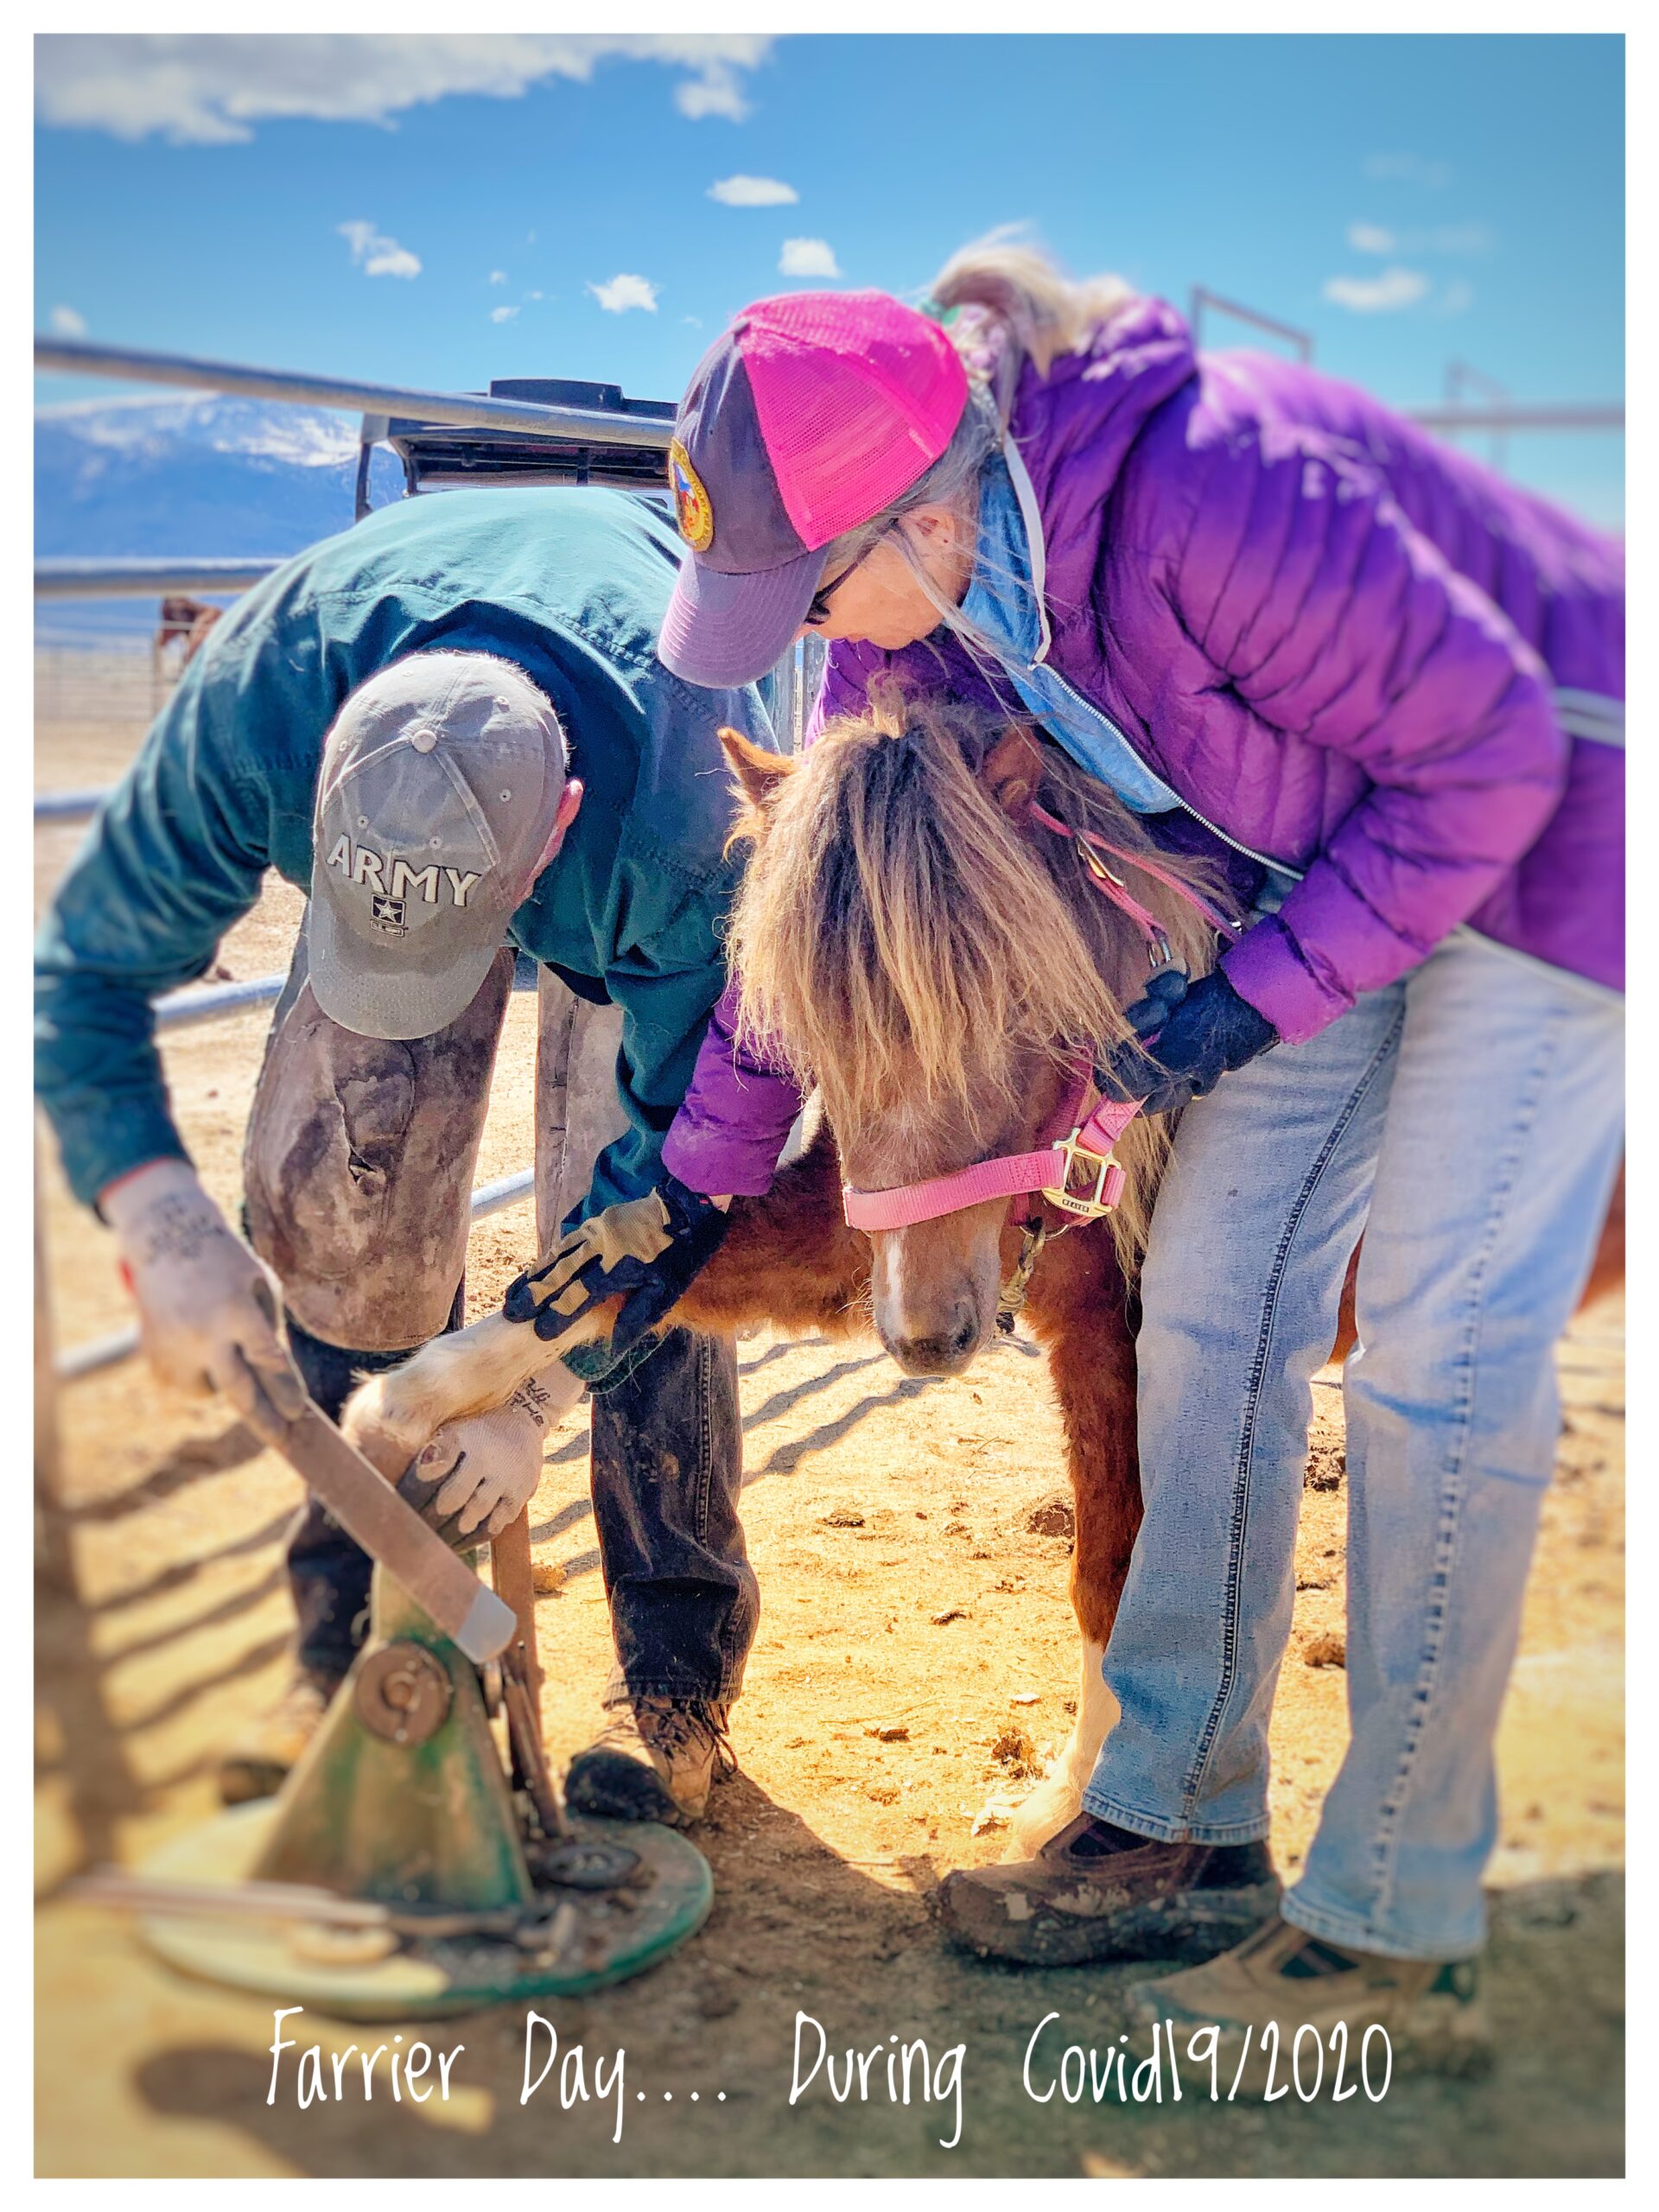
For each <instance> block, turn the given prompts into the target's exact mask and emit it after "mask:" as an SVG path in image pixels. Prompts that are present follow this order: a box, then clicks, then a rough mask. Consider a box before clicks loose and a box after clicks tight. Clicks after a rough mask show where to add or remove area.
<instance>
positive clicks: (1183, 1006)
mask: <svg viewBox="0 0 1659 2212" xmlns="http://www.w3.org/2000/svg"><path fill="white" fill-rule="evenodd" d="M1125 1019H1126V1020H1128V1024H1129V1027H1131V1028H1132V1029H1133V1030H1134V1031H1135V1035H1136V1037H1137V1038H1138V1039H1142V1040H1143V1041H1142V1042H1141V1046H1140V1048H1139V1050H1137V1049H1136V1047H1135V1046H1134V1045H1131V1044H1128V1043H1125V1044H1122V1045H1118V1046H1114V1048H1113V1050H1112V1052H1110V1053H1109V1055H1108V1057H1107V1060H1106V1063H1105V1065H1104V1066H1103V1067H1102V1068H1099V1069H1097V1070H1096V1081H1097V1082H1098V1083H1099V1084H1100V1087H1101V1090H1102V1091H1103V1093H1104V1094H1105V1095H1106V1096H1109V1097H1113V1098H1138V1099H1140V1100H1141V1103H1142V1106H1143V1109H1144V1110H1145V1111H1146V1112H1147V1113H1148V1114H1169V1113H1173V1111H1174V1109H1176V1108H1177V1107H1178V1106H1185V1103H1187V1101H1188V1099H1189V1098H1201V1097H1203V1096H1205V1093H1206V1092H1207V1091H1211V1090H1214V1089H1215V1087H1216V1085H1217V1083H1219V1082H1220V1080H1221V1078H1222V1077H1223V1076H1224V1075H1227V1074H1230V1072H1231V1071H1233V1070H1234V1069H1236V1068H1242V1067H1243V1065H1244V1064H1245V1063H1246V1061H1248V1060H1253V1059H1255V1057H1256V1055H1257V1054H1258V1053H1259V1052H1266V1051H1267V1050H1268V1047H1269V1046H1273V1045H1276V1044H1277V1043H1278V1042H1279V1032H1278V1031H1277V1030H1276V1029H1275V1028H1274V1026H1273V1024H1272V1023H1271V1022H1270V1021H1269V1020H1268V1018H1267V1016H1266V1015H1265V1014H1258V1013H1257V1012H1256V1010H1255V1007H1253V1006H1252V1005H1251V1004H1250V1003H1249V1000H1248V999H1242V998H1240V996H1239V995H1238V993H1237V992H1236V990H1235V989H1234V988H1233V987H1232V985H1231V984H1230V982H1228V980H1227V978H1226V976H1224V974H1223V973H1222V971H1221V969H1219V968H1216V969H1211V972H1210V974H1209V975H1207V976H1200V977H1199V979H1198V982H1196V983H1193V984H1192V985H1190V986H1189V985H1188V984H1187V982H1186V978H1185V976H1182V975H1181V974H1180V972H1179V969H1166V970H1165V971H1164V973H1163V974H1162V975H1160V976H1154V977H1153V979H1152V981H1151V982H1150V983H1149V984H1148V985H1147V995H1146V997H1145V998H1143V999H1137V1000H1136V1001H1135V1004H1134V1005H1133V1006H1132V1007H1128V1008H1126V1010H1125Z"/></svg>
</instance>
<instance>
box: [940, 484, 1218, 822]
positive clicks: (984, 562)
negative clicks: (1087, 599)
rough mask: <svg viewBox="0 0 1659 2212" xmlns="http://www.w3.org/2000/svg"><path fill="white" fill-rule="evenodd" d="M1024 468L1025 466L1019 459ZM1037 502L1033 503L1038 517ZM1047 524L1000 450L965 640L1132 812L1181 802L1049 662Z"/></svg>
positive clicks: (983, 503)
mask: <svg viewBox="0 0 1659 2212" xmlns="http://www.w3.org/2000/svg"><path fill="white" fill-rule="evenodd" d="M1016 466H1020V468H1021V474H1023V465H1022V464H1019V463H1018V462H1017V461H1016ZM1035 511H1036V502H1035V499H1034V498H1033V499H1032V502H1031V512H1032V516H1033V518H1034V516H1035ZM1041 532H1042V525H1041V524H1040V522H1038V523H1037V524H1036V526H1035V530H1034V531H1033V527H1032V524H1031V521H1029V520H1028V519H1027V512H1026V510H1025V507H1024V506H1023V505H1022V504H1021V500H1020V492H1019V489H1018V488H1017V487H1016V486H1015V482H1014V476H1013V474H1012V473H1011V472H1010V469H1009V466H1008V462H1007V460H1006V459H1005V458H1004V456H1003V454H1000V453H998V454H993V455H992V457H991V459H990V460H989V461H988V462H987V464H986V467H985V471H984V474H983V477H982V480H981V488H980V499H979V539H978V543H977V545H976V549H975V555H974V572H973V575H972V576H971V577H970V578H969V584H968V594H967V597H966V598H965V599H964V600H963V602H962V608H961V621H962V624H963V628H964V629H966V630H967V631H968V632H969V633H970V634H969V636H968V637H967V638H966V639H964V643H966V644H968V645H970V646H974V647H977V648H978V649H979V650H981V651H982V652H986V653H988V654H989V655H990V656H991V658H994V659H995V661H997V662H998V663H999V664H1000V665H1001V668H1002V670H1003V671H1004V672H1005V673H1006V675H1007V678H1008V680H1009V682H1010V683H1012V684H1013V686H1014V690H1016V691H1017V692H1018V693H1019V695H1020V701H1021V702H1022V703H1023V704H1024V705H1025V706H1026V707H1027V708H1029V709H1030V710H1031V713H1032V714H1033V716H1034V717H1035V718H1036V720H1037V721H1039V722H1040V723H1041V724H1042V726H1043V728H1045V729H1046V731H1047V732H1048V733H1049V734H1050V736H1052V737H1053V738H1054V739H1056V740H1057V741H1058V743H1059V744H1061V745H1063V746H1064V747H1065V750H1066V751H1067V752H1068V753H1070V754H1071V758H1072V759H1073V760H1075V761H1076V762H1077V765H1078V766H1079V767H1081V768H1086V769H1087V770H1088V772H1089V773H1090V775H1091V776H1095V777H1097V778H1098V779H1099V780H1100V781H1101V782H1102V783H1103V784H1105V785H1107V786H1108V787H1109V789H1110V790H1111V791H1115V792H1116V795H1117V797H1118V798H1120V799H1122V802H1123V804H1124V805H1125V806H1127V807H1128V809H1129V810H1130V811H1131V812H1132V813H1135V814H1162V813H1165V812H1166V811H1167V810H1169V809H1170V808H1171V807H1175V806H1179V805H1180V804H1181V801H1180V799H1179V797H1178V796H1177V794H1176V793H1175V792H1174V791H1172V790H1171V789H1170V787H1169V785H1167V784H1166V783H1165V782H1163V781H1162V780H1161V779H1160V778H1159V777H1157V776H1155V775H1154V773H1153V772H1152V770H1151V769H1150V768H1148V767H1147V764H1146V762H1145V761H1144V760H1142V759H1141V756H1140V754H1139V753H1137V752H1136V751H1135V748H1134V747H1133V746H1132V745H1131V744H1130V743H1129V741H1128V738H1127V737H1125V736H1124V734H1123V733H1122V730H1121V729H1119V728H1118V727H1117V725H1116V722H1114V721H1112V720H1111V719H1110V717H1109V715H1103V714H1102V712H1101V711H1100V709H1099V708H1098V707H1095V706H1091V705H1090V702H1088V700H1087V699H1085V698H1084V697H1083V696H1082V695H1081V694H1080V693H1078V692H1077V691H1074V690H1072V688H1071V685H1070V684H1069V683H1067V682H1066V681H1065V678H1064V677H1061V676H1058V675H1056V674H1055V672H1054V671H1053V670H1052V668H1050V667H1049V666H1048V664H1047V653H1048V643H1049V640H1048V623H1047V619H1046V615H1045V613H1044V611H1043V600H1042V585H1041V579H1040V577H1039V576H1038V575H1035V574H1034V573H1033V569H1034V564H1033V539H1034V541H1035V545H1036V549H1037V552H1038V555H1039V557H1040V553H1041V546H1042V535H1041Z"/></svg>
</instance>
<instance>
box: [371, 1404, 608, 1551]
mask: <svg viewBox="0 0 1659 2212" xmlns="http://www.w3.org/2000/svg"><path fill="white" fill-rule="evenodd" d="M581 1395H582V1384H581V1383H580V1382H579V1381H578V1380H577V1379H576V1377H575V1376H573V1375H571V1374H569V1371H568V1370H566V1369H564V1368H563V1365H562V1364H561V1363H558V1362H555V1363H553V1365H552V1366H551V1367H550V1368H549V1369H548V1370H547V1371H546V1381H545V1382H543V1381H541V1380H539V1379H537V1378H535V1377H532V1378H531V1380H529V1381H528V1382H524V1383H520V1384H519V1386H518V1389H516V1390H515V1391H514V1392H513V1394H512V1397H511V1398H509V1399H508V1401H507V1402H506V1404H505V1405H504V1406H498V1407H497V1408H495V1409H494V1410H493V1412H491V1413H483V1414H467V1415H465V1416H464V1417H463V1418H462V1419H461V1420H460V1421H450V1422H449V1423H448V1424H447V1425H446V1426H445V1427H442V1428H441V1429H440V1430H439V1431H438V1433H437V1434H436V1435H435V1437H434V1438H433V1439H432V1440H431V1442H430V1443H429V1445H427V1446H426V1447H425V1449H424V1450H423V1452H421V1453H420V1455H419V1457H418V1458H417V1459H416V1460H415V1461H414V1462H413V1463H412V1464H411V1465H410V1467H409V1469H408V1471H407V1472H406V1473H405V1474H404V1478H403V1480H402V1481H401V1482H400V1483H399V1484H398V1485H397V1493H398V1496H399V1497H402V1498H404V1500H405V1501H406V1503H409V1504H410V1505H412V1506H413V1507H414V1508H415V1510H416V1512H417V1513H418V1514H419V1515H420V1516H421V1517H422V1519H423V1521H425V1522H428V1523H429V1525H430V1526H431V1527H432V1528H433V1529H435V1530H436V1531H437V1533H438V1535H441V1536H442V1538H443V1540H444V1541H445V1542H446V1543H449V1544H454V1545H463V1544H481V1543H484V1542H486V1541H488V1540H489V1539H490V1538H491V1537H493V1536H499V1535H501V1533H502V1531H503V1530H504V1529H507V1528H510V1527H511V1526H512V1522H514V1521H516V1520H517V1519H518V1516H519V1514H520V1513H521V1512H522V1511H523V1510H524V1507H525V1506H526V1505H527V1504H528V1503H530V1501H531V1498H532V1497H534V1496H535V1495H536V1485H537V1483H538V1482H539V1481H540V1480H541V1476H542V1459H543V1452H545V1450H546V1447H547V1440H548V1436H549V1434H550V1432H551V1430H552V1429H553V1427H555V1425H556V1422H557V1421H558V1420H559V1417H560V1415H561V1414H563V1413H564V1412H565V1411H566V1409H567V1408H569V1407H570V1406H573V1405H574V1404H575V1402H576V1400H577V1399H578V1398H579V1397H580V1396H581Z"/></svg>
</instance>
